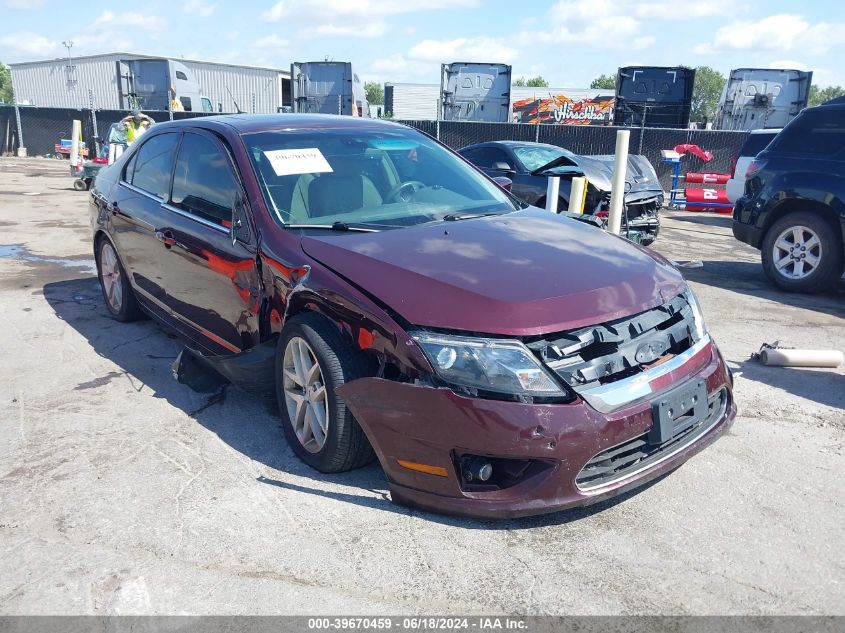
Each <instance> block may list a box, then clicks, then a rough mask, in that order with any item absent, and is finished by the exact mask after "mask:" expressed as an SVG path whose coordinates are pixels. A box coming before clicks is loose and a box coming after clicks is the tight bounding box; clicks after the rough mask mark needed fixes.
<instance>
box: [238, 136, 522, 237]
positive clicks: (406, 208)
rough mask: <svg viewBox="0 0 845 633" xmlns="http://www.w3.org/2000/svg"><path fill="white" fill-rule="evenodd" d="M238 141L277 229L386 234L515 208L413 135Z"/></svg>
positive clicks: (436, 146) (446, 155)
mask: <svg viewBox="0 0 845 633" xmlns="http://www.w3.org/2000/svg"><path fill="white" fill-rule="evenodd" d="M244 140H245V142H246V145H247V148H248V150H249V154H250V157H251V158H252V161H253V166H254V168H255V172H256V175H257V177H258V181H259V182H260V184H261V189H262V192H263V194H264V198H265V200H266V202H267V205H268V206H269V208H270V209H271V210H272V211H273V212H274V213H275V215H276V217H277V219H278V220H279V221H280V222H281V223H282V224H288V225H318V226H332V225H334V224H336V223H340V224H343V225H353V224H354V225H358V224H364V225H367V224H369V225H371V226H373V227H375V228H386V227H398V226H410V225H413V224H420V223H423V222H431V221H435V220H442V219H444V217H446V216H449V217H450V218H451V217H454V216H455V215H461V214H466V213H471V214H487V213H508V212H510V211H514V210H515V209H516V206H515V205H514V203H513V202H512V201H511V199H510V198H509V197H508V195H507V194H506V193H505V192H504V191H502V190H501V189H500V188H499V187H498V186H497V185H496V184H495V183H492V182H490V181H489V180H487V179H486V178H485V177H484V176H483V175H481V174H480V173H478V172H477V171H476V170H475V169H473V168H472V167H470V166H469V165H467V164H466V163H465V162H464V161H462V160H461V159H460V158H458V157H456V156H454V155H453V154H452V153H451V152H449V151H447V150H445V149H444V148H443V147H441V146H440V145H439V144H437V143H436V142H434V141H432V140H430V139H429V138H427V137H426V136H424V135H422V134H420V133H419V132H417V131H415V130H410V129H401V128H399V129H392V128H385V129H379V128H372V129H362V128H349V129H325V128H323V129H314V130H308V131H294V132H290V131H284V130H280V131H274V132H261V133H256V134H249V135H245V136H244ZM447 219H449V218H447Z"/></svg>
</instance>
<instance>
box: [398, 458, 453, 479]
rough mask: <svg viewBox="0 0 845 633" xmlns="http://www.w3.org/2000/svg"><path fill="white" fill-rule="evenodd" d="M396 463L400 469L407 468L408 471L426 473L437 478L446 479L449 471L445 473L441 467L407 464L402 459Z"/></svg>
mask: <svg viewBox="0 0 845 633" xmlns="http://www.w3.org/2000/svg"><path fill="white" fill-rule="evenodd" d="M396 463H397V464H399V465H400V466H401V467H402V468H407V469H408V470H416V471H417V472H420V473H426V474H427V475H437V476H438V477H448V476H449V471H447V470H446V469H445V468H443V467H442V466H431V465H430V464H418V463H417V462H409V461H405V460H404V459H397V460H396Z"/></svg>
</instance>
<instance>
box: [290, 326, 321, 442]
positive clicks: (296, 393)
mask: <svg viewBox="0 0 845 633" xmlns="http://www.w3.org/2000/svg"><path fill="white" fill-rule="evenodd" d="M282 372H283V376H282V380H283V383H282V384H283V390H284V394H285V406H286V407H287V411H288V418H289V419H290V423H291V425H292V426H293V430H294V432H295V433H296V437H297V439H298V440H299V442H300V444H302V446H303V448H305V450H307V451H308V452H310V453H318V452H319V451H320V450H321V449H322V448H323V446H325V444H326V437H327V435H328V430H329V399H328V393H327V391H326V383H325V381H324V380H323V371H322V369H321V368H320V363H319V362H318V361H317V357H316V355H315V354H314V350H312V349H311V346H310V345H308V343H307V342H306V341H305V339H303V338H300V337H298V336H295V337H293V338H291V339H290V341H288V344H287V347H285V357H284V362H283V369H282Z"/></svg>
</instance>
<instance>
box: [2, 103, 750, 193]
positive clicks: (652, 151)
mask: <svg viewBox="0 0 845 633" xmlns="http://www.w3.org/2000/svg"><path fill="white" fill-rule="evenodd" d="M16 109H17V111H18V113H19V115H20V133H19V132H18V125H17V118H16V113H15V110H16ZM145 114H147V115H149V116H150V117H152V118H153V119H154V120H155V121H157V122H162V121H168V120H170V119H176V120H179V119H189V118H194V117H199V116H209V115H210V114H213V113H206V112H167V111H160V110H159V111H151V112H146V113H145ZM126 115H127V112H126V111H125V110H90V109H79V110H78V109H73V108H36V107H30V106H19V107H16V106H0V155H13V154H15V153H16V152H17V149H18V148H19V147H26V150H27V154H28V155H29V156H56V145H57V144H58V143H60V141H61V140H62V139H69V138H70V137H71V129H72V126H73V121H74V119H79V120H80V121H82V140H83V143H85V145H86V147H88V151H89V154H90V155H92V156H93V154H94V153H95V152H96V151H97V149H98V144H97V142H96V140H97V138H98V137H99V138H102V137H104V136H105V135H106V134H107V133H108V129H109V126H110V125H111V124H112V123H116V122H118V121H120V120H121V119H122V118H123V117H125V116H126ZM401 123H404V124H405V125H409V126H411V127H414V128H417V129H419V130H421V131H423V132H425V133H426V134H429V135H430V136H433V137H435V138H436V139H438V140H439V141H441V142H442V143H444V144H445V145H448V146H449V147H451V148H452V149H460V148H461V147H465V146H466V145H472V144H474V143H481V142H484V141H501V140H514V141H534V142H539V143H550V144H552V145H558V146H560V147H564V148H566V149H568V150H570V151H571V152H574V153H576V154H586V155H590V154H593V155H595V154H613V152H614V151H615V147H616V131H617V130H618V129H629V130H630V131H631V139H630V146H629V151H630V153H632V154H642V155H643V156H645V157H646V158H647V159H648V160H649V161H650V162H651V164H652V165H653V166H654V169H655V171H656V172H657V175H658V177H659V178H660V182H661V184H662V186H663V188H664V189H666V190H668V189H669V188H670V187H671V179H672V167H671V165H667V164H666V163H664V162H663V161H662V159H661V155H660V151H661V150H664V149H672V148H673V147H675V146H676V145H680V144H682V143H692V144H695V145H698V146H699V147H701V148H702V149H706V150H709V151H710V152H712V153H713V160H712V161H710V162H708V163H704V162H702V161H701V160H699V159H697V158H694V157H692V156H688V157H687V158H685V163H684V165H683V167H684V171H711V172H728V171H730V167H731V158H732V157H733V156H734V155H735V154H736V153H738V152H739V149H740V147H741V146H742V144H743V143H744V142H745V139H746V137H747V135H748V132H734V131H714V130H682V129H670V128H617V127H608V126H594V125H539V124H531V123H472V122H466V121H401Z"/></svg>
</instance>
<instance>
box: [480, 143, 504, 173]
mask: <svg viewBox="0 0 845 633" xmlns="http://www.w3.org/2000/svg"><path fill="white" fill-rule="evenodd" d="M476 151H477V152H478V153H477V154H476V155H475V156H474V157H473V158H472V162H473V163H475V164H476V165H478V166H479V167H484V168H485V169H491V168H492V167H493V164H494V163H499V162H501V163H508V164H510V162H511V161H509V160H508V155H507V154H505V153H504V152H503V151H502V150H500V149H496V148H495V147H482V148H481V149H478V150H476Z"/></svg>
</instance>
